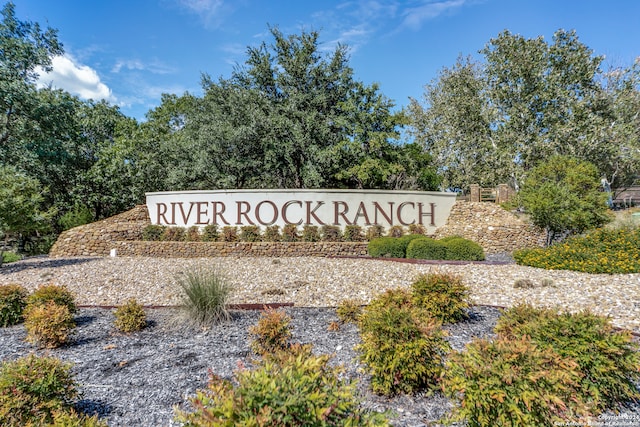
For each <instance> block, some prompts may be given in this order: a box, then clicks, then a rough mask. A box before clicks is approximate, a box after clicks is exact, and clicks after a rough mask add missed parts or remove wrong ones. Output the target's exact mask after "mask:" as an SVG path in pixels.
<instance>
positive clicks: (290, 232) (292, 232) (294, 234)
mask: <svg viewBox="0 0 640 427" xmlns="http://www.w3.org/2000/svg"><path fill="white" fill-rule="evenodd" d="M299 240H300V235H299V234H298V226H297V225H295V224H285V226H284V228H283V229H282V241H283V242H297V241H299Z"/></svg>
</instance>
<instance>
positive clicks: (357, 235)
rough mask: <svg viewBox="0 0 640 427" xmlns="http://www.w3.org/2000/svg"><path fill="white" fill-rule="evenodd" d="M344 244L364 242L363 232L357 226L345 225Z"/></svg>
mask: <svg viewBox="0 0 640 427" xmlns="http://www.w3.org/2000/svg"><path fill="white" fill-rule="evenodd" d="M343 237H344V241H345V242H363V241H364V240H365V236H364V231H363V230H362V227H360V226H359V225H347V226H346V227H345V228H344V236H343Z"/></svg>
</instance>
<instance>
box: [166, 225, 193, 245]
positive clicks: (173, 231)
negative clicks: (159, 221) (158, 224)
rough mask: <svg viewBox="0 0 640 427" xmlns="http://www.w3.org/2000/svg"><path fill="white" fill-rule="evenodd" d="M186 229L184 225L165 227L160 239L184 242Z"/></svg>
mask: <svg viewBox="0 0 640 427" xmlns="http://www.w3.org/2000/svg"><path fill="white" fill-rule="evenodd" d="M186 238H187V230H186V229H185V228H184V227H165V229H164V232H163V233H162V237H161V240H163V241H165V242H184V241H185V240H186Z"/></svg>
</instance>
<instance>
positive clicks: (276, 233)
mask: <svg viewBox="0 0 640 427" xmlns="http://www.w3.org/2000/svg"><path fill="white" fill-rule="evenodd" d="M262 239H263V240H264V241H265V242H279V241H281V240H282V235H281V234H280V226H278V225H269V226H267V227H266V228H265V229H264V235H263V236H262Z"/></svg>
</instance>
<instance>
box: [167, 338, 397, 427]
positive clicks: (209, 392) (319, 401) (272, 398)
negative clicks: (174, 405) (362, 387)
mask: <svg viewBox="0 0 640 427" xmlns="http://www.w3.org/2000/svg"><path fill="white" fill-rule="evenodd" d="M329 360H330V357H329V356H326V355H322V356H315V355H313V354H312V352H311V348H310V347H308V346H307V347H301V348H300V350H299V351H297V352H293V353H292V354H283V355H281V356H280V357H279V358H275V359H274V358H267V359H265V360H263V361H262V362H261V363H260V364H259V365H258V366H257V367H256V368H255V369H252V370H247V369H245V370H240V371H237V372H236V373H235V382H236V383H237V386H236V387H234V386H233V383H232V382H231V381H229V380H223V379H221V378H219V377H217V376H215V375H211V376H210V378H209V384H208V388H207V389H206V390H201V391H198V392H197V394H196V397H194V398H192V399H191V403H192V406H193V407H194V408H195V410H194V412H191V413H187V412H184V411H179V410H178V411H176V412H177V414H176V420H177V421H178V422H180V423H181V425H184V426H185V427H196V426H204V425H217V426H258V425H262V426H283V427H294V426H327V427H328V426H354V427H355V426H363V427H364V426H387V425H389V424H388V421H387V415H386V414H384V413H383V414H381V413H377V412H368V411H365V410H363V409H361V408H360V405H359V402H358V401H357V399H356V395H357V390H356V384H355V383H354V382H349V381H347V380H345V379H340V378H341V376H340V374H341V371H340V369H339V368H335V367H331V366H330V365H329V364H328V362H329Z"/></svg>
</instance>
